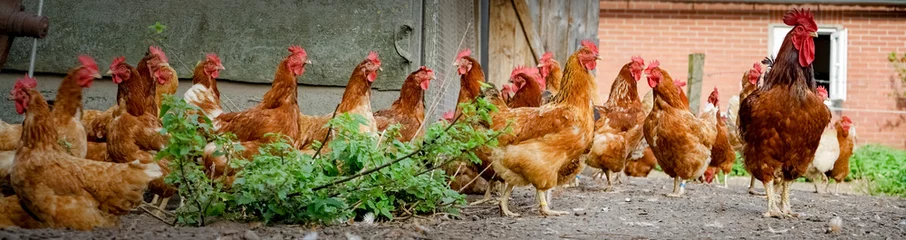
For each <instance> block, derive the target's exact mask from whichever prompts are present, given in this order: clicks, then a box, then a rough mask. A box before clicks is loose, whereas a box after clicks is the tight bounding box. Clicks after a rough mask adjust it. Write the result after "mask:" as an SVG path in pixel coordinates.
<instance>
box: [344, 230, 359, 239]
mask: <svg viewBox="0 0 906 240" xmlns="http://www.w3.org/2000/svg"><path fill="white" fill-rule="evenodd" d="M346 239H347V240H362V237H359V236H358V235H355V234H352V233H349V232H346Z"/></svg>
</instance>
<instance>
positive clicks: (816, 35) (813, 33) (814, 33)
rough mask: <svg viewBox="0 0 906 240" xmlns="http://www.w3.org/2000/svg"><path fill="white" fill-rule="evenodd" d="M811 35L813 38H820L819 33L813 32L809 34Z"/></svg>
mask: <svg viewBox="0 0 906 240" xmlns="http://www.w3.org/2000/svg"><path fill="white" fill-rule="evenodd" d="M809 35H811V36H812V37H818V33H817V32H812V33H811V34H809Z"/></svg>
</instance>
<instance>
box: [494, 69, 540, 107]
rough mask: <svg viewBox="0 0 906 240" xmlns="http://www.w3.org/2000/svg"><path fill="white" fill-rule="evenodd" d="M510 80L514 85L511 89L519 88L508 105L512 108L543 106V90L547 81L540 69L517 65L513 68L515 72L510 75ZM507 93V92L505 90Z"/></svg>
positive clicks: (505, 87)
mask: <svg viewBox="0 0 906 240" xmlns="http://www.w3.org/2000/svg"><path fill="white" fill-rule="evenodd" d="M510 82H512V84H513V85H507V86H511V87H510V89H512V88H513V87H515V89H517V90H516V91H515V92H514V93H513V95H512V97H511V98H509V100H508V101H507V106H508V107H510V108H520V107H540V106H541V92H542V91H544V88H545V86H544V85H545V83H544V79H543V78H542V77H541V75H540V74H538V69H536V68H532V67H517V68H516V69H513V72H512V73H511V75H510ZM507 86H504V90H506V89H507ZM504 94H506V92H504Z"/></svg>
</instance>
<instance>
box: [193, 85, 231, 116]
mask: <svg viewBox="0 0 906 240" xmlns="http://www.w3.org/2000/svg"><path fill="white" fill-rule="evenodd" d="M183 99H185V100H186V103H189V104H191V105H194V106H196V107H198V108H200V109H201V110H202V111H203V112H204V114H205V116H207V117H208V118H210V119H214V118H216V117H217V116H220V114H222V113H223V108H221V107H220V104H217V103H218V102H220V101H219V99H218V97H217V94H216V93H214V90H211V89H209V88H207V87H205V86H204V85H202V84H195V85H192V87H191V88H189V90H188V91H186V93H185V95H183Z"/></svg>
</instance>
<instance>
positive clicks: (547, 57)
mask: <svg viewBox="0 0 906 240" xmlns="http://www.w3.org/2000/svg"><path fill="white" fill-rule="evenodd" d="M538 68H539V70H540V72H541V77H542V78H544V82H545V83H546V84H545V85H546V86H547V89H545V90H544V92H543V93H542V94H541V97H542V99H543V100H542V103H547V102H548V101H550V99H551V97H553V96H554V95H557V93H559V92H560V79H561V78H563V70H561V69H560V62H557V60H556V59H554V53H552V52H546V53H544V55H541V64H538Z"/></svg>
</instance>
